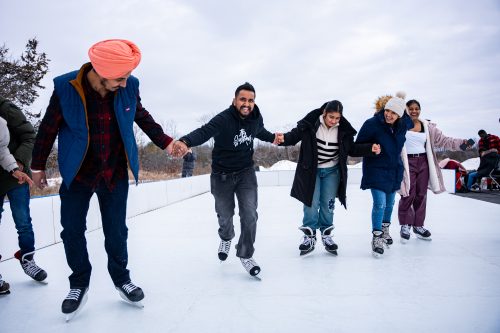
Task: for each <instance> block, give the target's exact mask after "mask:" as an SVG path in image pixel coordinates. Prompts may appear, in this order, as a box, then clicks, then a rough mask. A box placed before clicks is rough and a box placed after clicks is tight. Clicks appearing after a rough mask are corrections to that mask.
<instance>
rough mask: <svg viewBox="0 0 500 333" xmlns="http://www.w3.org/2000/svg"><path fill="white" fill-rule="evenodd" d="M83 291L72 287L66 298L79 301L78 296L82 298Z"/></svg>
mask: <svg viewBox="0 0 500 333" xmlns="http://www.w3.org/2000/svg"><path fill="white" fill-rule="evenodd" d="M81 293H82V291H81V290H80V289H70V290H69V293H68V296H66V299H68V300H74V301H78V298H80V294H81Z"/></svg>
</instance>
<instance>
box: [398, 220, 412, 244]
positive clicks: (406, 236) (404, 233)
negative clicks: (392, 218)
mask: <svg viewBox="0 0 500 333" xmlns="http://www.w3.org/2000/svg"><path fill="white" fill-rule="evenodd" d="M410 229H411V226H410V225H409V224H403V225H402V226H401V231H400V232H399V235H400V236H401V243H403V244H405V243H406V242H408V241H409V240H410Z"/></svg>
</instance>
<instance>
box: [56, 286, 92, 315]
mask: <svg viewBox="0 0 500 333" xmlns="http://www.w3.org/2000/svg"><path fill="white" fill-rule="evenodd" d="M88 291H89V288H71V289H70V290H69V293H68V296H66V298H65V299H64V301H63V302H62V305H61V310H62V313H64V314H65V315H66V321H69V320H71V319H72V318H73V317H74V316H76V314H77V313H78V312H80V311H81V310H82V308H83V306H84V305H85V303H87V298H88V296H87V292H88Z"/></svg>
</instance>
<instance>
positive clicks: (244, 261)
mask: <svg viewBox="0 0 500 333" xmlns="http://www.w3.org/2000/svg"><path fill="white" fill-rule="evenodd" d="M241 263H242V264H243V267H245V269H246V270H247V272H250V270H251V269H252V268H253V267H255V266H258V265H257V263H256V262H255V260H253V258H248V259H243V258H241Z"/></svg>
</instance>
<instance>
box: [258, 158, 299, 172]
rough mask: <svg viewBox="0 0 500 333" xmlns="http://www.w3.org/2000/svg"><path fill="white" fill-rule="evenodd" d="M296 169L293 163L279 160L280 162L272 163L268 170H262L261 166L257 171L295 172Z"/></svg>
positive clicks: (295, 164)
mask: <svg viewBox="0 0 500 333" xmlns="http://www.w3.org/2000/svg"><path fill="white" fill-rule="evenodd" d="M296 167H297V163H295V162H292V161H288V160H281V161H278V162H276V163H274V164H273V165H272V166H270V167H269V168H264V167H263V166H259V171H280V170H295V168H296Z"/></svg>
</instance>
